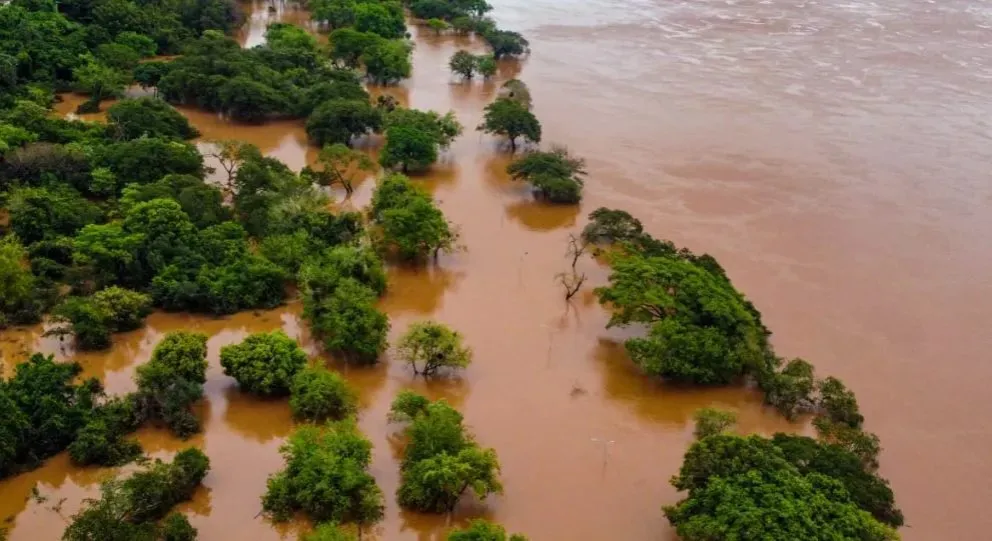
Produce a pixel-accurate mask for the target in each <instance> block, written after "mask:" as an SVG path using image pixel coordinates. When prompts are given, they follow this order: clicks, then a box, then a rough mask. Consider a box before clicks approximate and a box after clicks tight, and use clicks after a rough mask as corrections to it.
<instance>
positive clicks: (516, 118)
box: [478, 98, 541, 151]
mask: <svg viewBox="0 0 992 541" xmlns="http://www.w3.org/2000/svg"><path fill="white" fill-rule="evenodd" d="M478 130H479V131H481V132H485V133H491V134H494V135H500V136H503V137H506V138H507V139H509V140H510V149H511V150H514V151H515V150H516V149H517V138H518V137H523V138H524V139H526V140H529V141H532V142H534V143H539V142H541V123H540V122H538V120H537V117H535V116H534V113H531V112H530V110H528V109H527V108H526V107H524V106H523V105H520V103H518V102H516V101H514V100H512V99H510V98H497V99H496V101H494V102H492V103H490V104H489V105H487V106H486V109H485V116H484V118H483V121H482V124H480V125H479V127H478Z"/></svg>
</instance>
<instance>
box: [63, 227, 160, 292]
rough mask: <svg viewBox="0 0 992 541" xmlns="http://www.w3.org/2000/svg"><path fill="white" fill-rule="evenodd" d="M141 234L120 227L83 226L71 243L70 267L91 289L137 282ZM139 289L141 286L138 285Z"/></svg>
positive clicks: (138, 280) (142, 235)
mask: <svg viewBox="0 0 992 541" xmlns="http://www.w3.org/2000/svg"><path fill="white" fill-rule="evenodd" d="M144 238H145V237H144V234H142V233H131V232H127V231H125V230H124V228H123V227H122V226H121V224H120V223H109V224H100V225H87V226H86V227H84V228H82V229H81V230H80V231H79V234H78V235H76V238H75V239H73V241H72V244H73V253H72V261H73V264H74V265H75V266H76V267H77V268H78V269H81V271H82V273H83V275H84V276H86V277H87V278H88V279H89V280H91V281H92V282H93V285H94V287H98V288H99V287H103V286H106V285H109V284H113V283H122V284H132V285H136V284H139V283H140V282H141V280H140V278H139V277H138V275H139V274H141V268H140V262H139V259H138V250H139V249H140V247H141V246H142V244H143V243H144ZM142 285H143V284H142Z"/></svg>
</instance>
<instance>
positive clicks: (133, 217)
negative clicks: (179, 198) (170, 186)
mask: <svg viewBox="0 0 992 541" xmlns="http://www.w3.org/2000/svg"><path fill="white" fill-rule="evenodd" d="M123 225H124V230H125V231H126V232H128V233H132V234H136V235H140V238H141V240H142V242H141V244H140V245H139V248H138V260H139V265H140V268H141V269H142V271H143V274H144V277H146V278H151V277H152V276H154V275H155V274H158V273H159V272H161V271H162V270H164V269H165V268H166V267H168V266H169V265H170V264H172V262H173V261H175V260H177V259H180V258H188V257H190V256H192V255H193V254H195V251H194V246H195V244H194V243H195V236H196V226H194V225H193V222H192V221H191V220H190V219H189V216H188V215H187V214H186V213H185V212H183V209H182V207H181V206H179V203H177V202H175V201H173V200H171V199H153V200H151V201H146V202H144V203H138V204H137V205H135V206H134V207H132V208H131V209H130V210H129V211H128V213H127V215H125V216H124V224H123Z"/></svg>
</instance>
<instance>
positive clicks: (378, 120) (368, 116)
mask: <svg viewBox="0 0 992 541" xmlns="http://www.w3.org/2000/svg"><path fill="white" fill-rule="evenodd" d="M381 126H382V116H381V115H380V113H379V111H378V110H376V109H375V108H374V107H372V105H371V104H369V103H368V102H367V101H357V100H331V101H327V102H324V103H323V104H321V105H319V106H318V107H317V108H316V109H314V111H313V113H312V114H311V115H310V117H309V118H308V119H307V135H308V136H309V137H310V140H311V141H313V142H314V143H316V144H317V145H318V146H325V145H333V144H335V143H341V144H344V145H347V144H349V143H351V140H352V138H355V137H361V136H363V135H367V134H369V133H372V132H375V131H378V130H379V129H380V127H381Z"/></svg>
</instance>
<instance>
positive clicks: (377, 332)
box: [303, 278, 389, 364]
mask: <svg viewBox="0 0 992 541" xmlns="http://www.w3.org/2000/svg"><path fill="white" fill-rule="evenodd" d="M375 301H376V294H375V292H373V291H372V290H371V289H369V288H368V287H366V286H364V285H362V284H360V283H358V282H357V281H355V280H354V279H353V278H344V279H342V280H340V281H339V282H338V284H337V286H336V287H335V288H334V290H333V291H332V292H331V293H330V295H328V296H327V297H326V298H319V299H314V300H313V301H311V302H309V303H304V311H303V316H304V317H305V318H307V319H308V320H309V321H310V328H311V330H312V331H313V333H314V334H315V335H316V336H318V337H320V338H321V339H322V340H323V342H324V347H325V348H327V350H328V351H331V352H333V353H337V354H339V355H341V356H343V357H344V358H345V359H346V360H348V361H350V362H355V363H358V364H374V363H376V362H377V361H378V360H379V355H380V354H382V352H383V351H385V349H386V346H387V342H386V334H387V333H388V331H389V318H388V317H386V314H384V313H382V312H381V311H379V310H378V309H377V308H376V307H375Z"/></svg>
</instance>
